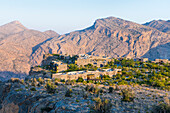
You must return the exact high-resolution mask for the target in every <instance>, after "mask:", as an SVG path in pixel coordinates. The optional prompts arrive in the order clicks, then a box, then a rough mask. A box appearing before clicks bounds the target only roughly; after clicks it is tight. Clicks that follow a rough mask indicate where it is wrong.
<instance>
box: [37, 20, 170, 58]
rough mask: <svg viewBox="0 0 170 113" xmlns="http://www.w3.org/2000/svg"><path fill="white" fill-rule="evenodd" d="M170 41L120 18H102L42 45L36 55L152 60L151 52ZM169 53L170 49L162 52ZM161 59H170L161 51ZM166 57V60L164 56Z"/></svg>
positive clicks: (154, 30) (155, 31) (169, 36)
mask: <svg viewBox="0 0 170 113" xmlns="http://www.w3.org/2000/svg"><path fill="white" fill-rule="evenodd" d="M169 42H170V35H169V34H167V33H163V32H161V31H159V30H156V29H154V28H151V27H147V26H144V25H140V24H137V23H133V22H130V21H126V20H123V19H119V18H114V17H108V18H105V19H98V20H96V22H95V23H94V25H93V26H91V27H89V28H87V29H84V30H80V31H75V32H71V33H69V34H65V35H61V36H59V37H57V38H53V39H52V40H50V41H47V42H46V43H44V44H42V45H41V46H40V48H38V49H37V52H36V53H35V54H34V56H38V55H39V53H42V52H44V53H48V52H52V53H62V54H80V53H88V54H95V55H96V54H100V55H109V56H113V57H130V58H134V57H142V56H143V55H145V57H149V58H150V59H153V58H152V57H150V55H148V54H146V53H147V52H148V51H149V50H151V49H153V48H156V47H158V48H159V47H160V46H161V45H162V46H163V45H164V44H167V43H169ZM164 49H166V50H165V51H167V52H169V48H162V49H161V51H164ZM157 54H158V55H157V56H158V58H159V56H161V58H170V56H169V55H168V53H166V52H164V53H163V52H158V53H157ZM164 56H166V57H164Z"/></svg>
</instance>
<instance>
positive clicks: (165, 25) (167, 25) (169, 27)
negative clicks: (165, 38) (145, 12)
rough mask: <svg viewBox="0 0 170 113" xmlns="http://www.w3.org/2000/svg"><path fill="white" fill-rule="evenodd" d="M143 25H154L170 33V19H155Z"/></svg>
mask: <svg viewBox="0 0 170 113" xmlns="http://www.w3.org/2000/svg"><path fill="white" fill-rule="evenodd" d="M143 25H146V26H149V27H153V28H155V29H157V30H159V31H162V32H165V33H168V34H170V20H167V21H165V20H153V21H151V22H147V23H145V24H143Z"/></svg>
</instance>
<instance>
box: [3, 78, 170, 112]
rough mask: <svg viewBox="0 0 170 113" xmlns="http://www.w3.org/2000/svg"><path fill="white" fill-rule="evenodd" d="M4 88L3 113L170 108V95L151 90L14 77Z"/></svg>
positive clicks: (136, 110)
mask: <svg viewBox="0 0 170 113" xmlns="http://www.w3.org/2000/svg"><path fill="white" fill-rule="evenodd" d="M0 88H1V90H0V113H18V112H19V113H47V112H49V113H58V112H61V113H65V112H69V113H82V112H112V113H123V112H126V113H146V112H148V113H150V112H154V109H155V106H156V105H159V104H160V103H166V104H167V105H169V98H170V92H168V91H164V90H158V89H153V88H148V87H142V86H103V85H97V84H90V83H86V82H83V83H76V82H74V81H67V82H59V81H58V80H51V79H50V78H45V79H43V78H38V79H35V78H34V79H33V78H32V79H28V80H25V81H24V80H19V79H16V78H13V79H11V80H9V81H8V82H1V83H0ZM124 89H130V90H129V91H126V90H124ZM123 91H125V94H123V93H124V92H123ZM124 96H125V97H126V96H127V97H129V98H124ZM101 110H103V111H101ZM167 112H168V111H167Z"/></svg>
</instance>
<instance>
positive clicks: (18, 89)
mask: <svg viewBox="0 0 170 113" xmlns="http://www.w3.org/2000/svg"><path fill="white" fill-rule="evenodd" d="M22 90H23V89H22V88H20V89H16V90H15V91H22Z"/></svg>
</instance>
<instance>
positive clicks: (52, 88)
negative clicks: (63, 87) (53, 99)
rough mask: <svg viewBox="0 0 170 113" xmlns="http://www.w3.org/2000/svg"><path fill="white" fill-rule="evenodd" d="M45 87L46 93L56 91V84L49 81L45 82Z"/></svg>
mask: <svg viewBox="0 0 170 113" xmlns="http://www.w3.org/2000/svg"><path fill="white" fill-rule="evenodd" d="M45 88H46V89H47V92H48V93H55V91H56V85H55V84H54V83H52V82H49V81H48V82H47V83H46V85H45Z"/></svg>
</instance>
